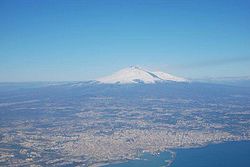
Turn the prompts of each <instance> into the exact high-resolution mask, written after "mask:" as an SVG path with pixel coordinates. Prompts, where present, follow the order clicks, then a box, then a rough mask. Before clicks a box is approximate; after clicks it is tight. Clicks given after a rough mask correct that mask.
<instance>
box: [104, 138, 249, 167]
mask: <svg viewBox="0 0 250 167" xmlns="http://www.w3.org/2000/svg"><path fill="white" fill-rule="evenodd" d="M140 166H143V167H168V166H169V167H250V141H240V142H226V143H220V144H209V145H207V146H204V147H199V148H185V149H175V150H171V151H166V152H162V153H160V154H157V155H152V154H148V153H146V154H144V155H143V156H142V157H141V158H140V159H137V160H130V161H127V162H123V163H117V164H110V165H107V166H105V167H140Z"/></svg>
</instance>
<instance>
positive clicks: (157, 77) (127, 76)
mask: <svg viewBox="0 0 250 167" xmlns="http://www.w3.org/2000/svg"><path fill="white" fill-rule="evenodd" d="M97 81H98V82H100V83H106V84H115V83H119V84H131V83H146V84H151V83H159V82H171V81H172V82H188V80H187V79H185V78H181V77H176V76H173V75H171V74H168V73H165V72H161V71H156V72H153V71H149V70H145V69H143V68H141V67H137V66H131V67H128V68H124V69H122V70H120V71H117V72H115V73H114V74H112V75H110V76H106V77H103V78H99V79H97Z"/></svg>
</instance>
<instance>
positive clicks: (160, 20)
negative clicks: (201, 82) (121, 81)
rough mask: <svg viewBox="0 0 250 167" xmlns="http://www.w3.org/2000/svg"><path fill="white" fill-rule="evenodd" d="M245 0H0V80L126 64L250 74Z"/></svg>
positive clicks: (94, 73)
mask: <svg viewBox="0 0 250 167" xmlns="http://www.w3.org/2000/svg"><path fill="white" fill-rule="evenodd" d="M249 9H250V1H249V0H245V1H244V0H237V1H236V0H220V1H218V0H207V1H206V0H179V1H178V0H151V1H150V0H124V1H122V0H114V1H109V0H85V1H84V0H82V1H78V0H77V1H70V0H68V1H63V0H60V1H57V0H50V1H46V0H37V1H32V0H24V1H20V0H17V1H14V0H1V1H0V81H2V82H4V81H63V80H89V79H95V78H97V77H100V76H103V75H107V74H110V73H112V72H114V71H117V70H119V69H121V68H124V67H127V66H130V65H139V66H141V67H145V68H148V69H153V70H162V71H165V72H169V73H172V74H175V75H178V76H183V77H187V78H206V77H226V76H250V10H249Z"/></svg>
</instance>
